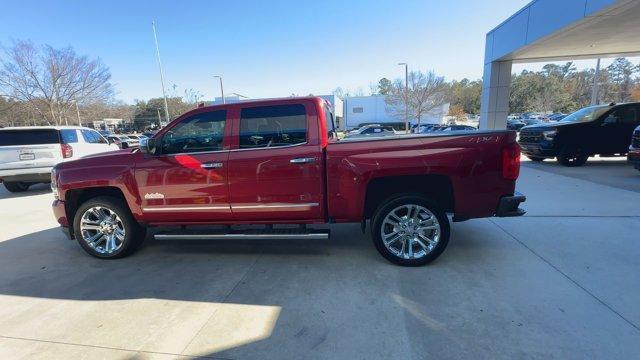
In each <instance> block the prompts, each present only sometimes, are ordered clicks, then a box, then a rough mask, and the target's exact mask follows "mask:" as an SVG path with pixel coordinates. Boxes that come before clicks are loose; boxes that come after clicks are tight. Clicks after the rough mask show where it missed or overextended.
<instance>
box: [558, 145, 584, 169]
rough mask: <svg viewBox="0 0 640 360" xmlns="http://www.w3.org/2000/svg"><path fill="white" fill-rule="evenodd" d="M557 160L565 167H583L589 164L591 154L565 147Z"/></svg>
mask: <svg viewBox="0 0 640 360" xmlns="http://www.w3.org/2000/svg"><path fill="white" fill-rule="evenodd" d="M557 159H558V162H559V163H560V164H561V165H563V166H572V167H573V166H582V165H584V164H586V163H587V160H588V159H589V154H588V153H587V152H585V151H584V150H583V149H579V148H569V147H565V148H563V149H562V150H561V151H560V154H558V157H557Z"/></svg>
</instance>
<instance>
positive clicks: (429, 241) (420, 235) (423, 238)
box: [418, 234, 434, 245]
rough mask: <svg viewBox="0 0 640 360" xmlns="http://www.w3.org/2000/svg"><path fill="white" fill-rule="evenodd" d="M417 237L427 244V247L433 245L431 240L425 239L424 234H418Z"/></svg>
mask: <svg viewBox="0 0 640 360" xmlns="http://www.w3.org/2000/svg"><path fill="white" fill-rule="evenodd" d="M418 237H419V238H421V239H422V240H424V241H426V242H428V243H429V245H433V243H434V241H433V240H432V239H431V238H429V237H427V236H426V235H424V234H418Z"/></svg>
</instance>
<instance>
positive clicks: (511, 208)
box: [496, 191, 527, 217]
mask: <svg viewBox="0 0 640 360" xmlns="http://www.w3.org/2000/svg"><path fill="white" fill-rule="evenodd" d="M525 201H527V198H526V197H525V196H524V195H522V194H521V193H519V192H517V191H516V193H515V194H514V195H508V196H503V197H501V198H500V202H499V203H498V208H497V209H496V216H497V217H511V216H522V215H524V214H525V213H526V211H524V210H523V209H521V208H519V205H520V204H521V203H523V202H525Z"/></svg>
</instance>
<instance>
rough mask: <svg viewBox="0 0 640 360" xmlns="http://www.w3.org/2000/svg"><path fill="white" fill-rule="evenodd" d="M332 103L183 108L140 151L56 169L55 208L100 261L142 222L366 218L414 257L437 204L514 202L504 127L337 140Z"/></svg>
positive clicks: (323, 233)
mask: <svg viewBox="0 0 640 360" xmlns="http://www.w3.org/2000/svg"><path fill="white" fill-rule="evenodd" d="M330 108H331V106H330V104H329V103H328V102H327V101H325V100H323V99H321V98H318V97H306V98H286V99H276V100H260V101H246V102H239V103H232V104H224V105H216V106H208V107H201V108H197V109H194V110H191V111H189V112H187V113H185V114H183V115H182V116H180V117H179V118H177V119H176V120H174V121H173V122H171V123H170V124H169V125H167V126H166V127H165V128H163V129H162V130H161V131H160V132H159V133H158V134H157V135H156V136H155V137H153V138H151V139H149V140H147V141H143V142H142V144H141V147H140V151H129V152H123V151H120V152H118V153H116V154H109V155H106V154H105V155H95V156H91V157H86V158H83V159H80V160H77V161H73V162H69V163H62V164H60V165H58V166H56V167H55V168H54V170H53V179H54V182H53V183H52V188H53V189H54V196H55V201H54V202H53V211H54V214H55V217H56V219H57V221H58V223H59V224H60V225H61V227H62V229H63V230H64V231H65V232H66V233H67V234H68V235H69V236H70V237H74V238H76V239H77V241H78V242H79V244H80V245H81V246H82V248H83V249H84V250H85V251H86V252H87V253H89V254H90V255H93V256H96V257H99V258H118V257H122V256H125V255H127V254H129V253H131V252H132V251H133V250H135V248H136V247H137V246H138V245H139V244H140V243H141V241H142V240H143V239H144V237H145V231H146V230H145V229H146V227H147V226H159V227H163V226H166V225H184V227H186V226H188V225H195V224H217V225H247V224H264V225H266V227H265V228H264V229H258V230H256V229H255V227H251V228H250V229H248V230H247V229H244V230H243V229H242V228H229V227H225V228H224V230H207V231H200V232H190V231H187V230H185V229H180V230H175V229H174V230H171V229H170V228H169V229H167V230H165V231H160V232H159V233H156V234H155V235H154V237H155V238H157V239H221V238H222V239H246V238H262V239H326V238H328V236H329V233H328V231H327V230H322V229H315V230H314V229H308V228H307V227H306V226H307V225H308V224H324V223H361V224H362V227H363V231H364V227H365V225H366V221H367V220H369V225H370V226H371V234H372V237H373V242H374V244H375V246H376V248H377V250H378V251H379V252H380V253H381V254H382V256H384V257H385V258H386V259H388V260H390V261H391V262H394V263H396V264H400V265H405V266H416V265H423V264H426V263H428V262H430V261H432V260H434V259H435V258H437V257H438V256H439V255H440V254H441V253H442V251H443V250H444V249H445V247H446V246H447V243H448V241H449V219H448V217H447V213H450V214H451V215H452V219H453V221H463V220H467V219H472V218H482V217H490V216H519V215H522V214H523V213H524V211H523V210H521V209H519V207H518V206H519V204H520V203H521V202H523V201H525V198H524V196H522V195H520V194H518V193H516V192H515V185H516V179H517V177H518V174H519V170H520V149H519V146H518V144H517V142H516V134H515V133H514V132H513V131H507V130H502V131H500V130H497V131H481V132H478V133H473V134H455V135H454V134H451V133H444V132H443V133H441V134H437V135H436V134H433V135H429V136H420V135H415V136H398V137H386V138H385V137H380V138H353V139H342V140H340V139H337V138H336V137H335V131H334V129H333V121H332V114H331V112H330ZM284 224H293V225H296V226H297V227H296V228H286V229H285V228H279V226H282V225H284ZM174 228H175V227H174ZM159 230H162V229H159Z"/></svg>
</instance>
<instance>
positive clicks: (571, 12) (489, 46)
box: [480, 0, 640, 129]
mask: <svg viewBox="0 0 640 360" xmlns="http://www.w3.org/2000/svg"><path fill="white" fill-rule="evenodd" d="M639 35H640V1H639V0H561V1H558V0H534V1H532V2H530V3H529V4H528V5H527V6H525V7H524V8H522V9H521V10H520V11H518V12H516V13H515V14H513V15H512V16H511V17H509V18H508V19H507V20H505V21H504V22H502V23H501V24H499V25H498V26H497V27H496V28H494V29H493V30H491V31H489V33H488V34H487V36H486V43H485V56H484V71H483V76H482V80H483V85H482V86H483V89H482V100H481V101H482V105H481V110H480V128H481V129H504V128H505V127H506V121H507V116H508V115H509V95H510V85H511V67H512V64H513V63H532V62H553V61H567V60H576V59H597V58H605V57H619V56H636V55H640V36H639Z"/></svg>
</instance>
